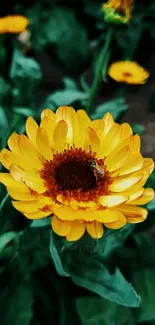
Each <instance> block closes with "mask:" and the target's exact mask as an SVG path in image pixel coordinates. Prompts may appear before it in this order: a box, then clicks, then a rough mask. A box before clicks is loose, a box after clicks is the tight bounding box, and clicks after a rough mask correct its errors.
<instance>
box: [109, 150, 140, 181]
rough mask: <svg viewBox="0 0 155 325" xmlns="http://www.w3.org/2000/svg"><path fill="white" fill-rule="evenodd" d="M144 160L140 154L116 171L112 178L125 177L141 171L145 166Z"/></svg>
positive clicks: (132, 157)
mask: <svg viewBox="0 0 155 325" xmlns="http://www.w3.org/2000/svg"><path fill="white" fill-rule="evenodd" d="M143 162H144V158H143V157H142V155H141V154H140V153H138V154H137V155H134V156H131V159H130V158H129V159H128V161H127V162H126V164H125V165H124V166H123V167H120V168H119V169H117V170H115V171H114V173H113V174H112V176H113V177H114V176H123V175H127V174H130V173H133V172H136V171H138V170H140V169H141V168H142V166H143Z"/></svg>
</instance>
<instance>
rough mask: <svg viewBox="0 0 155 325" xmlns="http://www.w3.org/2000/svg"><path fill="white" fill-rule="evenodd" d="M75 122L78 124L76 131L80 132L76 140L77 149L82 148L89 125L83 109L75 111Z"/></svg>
mask: <svg viewBox="0 0 155 325" xmlns="http://www.w3.org/2000/svg"><path fill="white" fill-rule="evenodd" d="M77 122H78V129H79V130H80V132H79V134H78V139H77V147H80V148H82V147H83V143H84V134H85V130H86V129H87V127H88V126H89V125H90V123H91V120H90V118H89V116H88V115H87V113H86V111H84V110H83V109H79V110H78V111H77Z"/></svg>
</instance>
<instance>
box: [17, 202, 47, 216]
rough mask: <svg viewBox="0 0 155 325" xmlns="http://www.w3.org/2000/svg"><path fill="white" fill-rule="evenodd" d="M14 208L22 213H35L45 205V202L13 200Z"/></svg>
mask: <svg viewBox="0 0 155 325" xmlns="http://www.w3.org/2000/svg"><path fill="white" fill-rule="evenodd" d="M12 205H13V206H14V208H15V209H16V210H18V211H20V212H22V213H33V212H37V211H38V210H39V209H41V208H43V207H44V205H45V204H44V203H43V202H39V201H38V200H35V201H12Z"/></svg>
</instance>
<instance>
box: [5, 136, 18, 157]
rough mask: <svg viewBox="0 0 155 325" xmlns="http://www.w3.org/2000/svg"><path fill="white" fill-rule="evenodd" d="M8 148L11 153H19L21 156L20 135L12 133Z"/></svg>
mask: <svg viewBox="0 0 155 325" xmlns="http://www.w3.org/2000/svg"><path fill="white" fill-rule="evenodd" d="M8 146H9V148H10V150H11V151H13V152H17V153H19V154H20V149H19V145H18V134H17V133H16V132H14V133H12V134H11V136H10V137H9V139H8Z"/></svg>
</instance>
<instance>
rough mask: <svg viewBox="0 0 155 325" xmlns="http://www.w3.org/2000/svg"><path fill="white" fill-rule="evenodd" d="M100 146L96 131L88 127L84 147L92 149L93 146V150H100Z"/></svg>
mask: <svg viewBox="0 0 155 325" xmlns="http://www.w3.org/2000/svg"><path fill="white" fill-rule="evenodd" d="M99 147H100V140H99V138H98V136H97V134H96V132H95V131H94V130H93V129H92V128H90V127H88V128H87V129H86V132H85V141H84V146H83V148H84V149H85V150H90V148H91V150H92V151H93V152H98V150H99Z"/></svg>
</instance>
